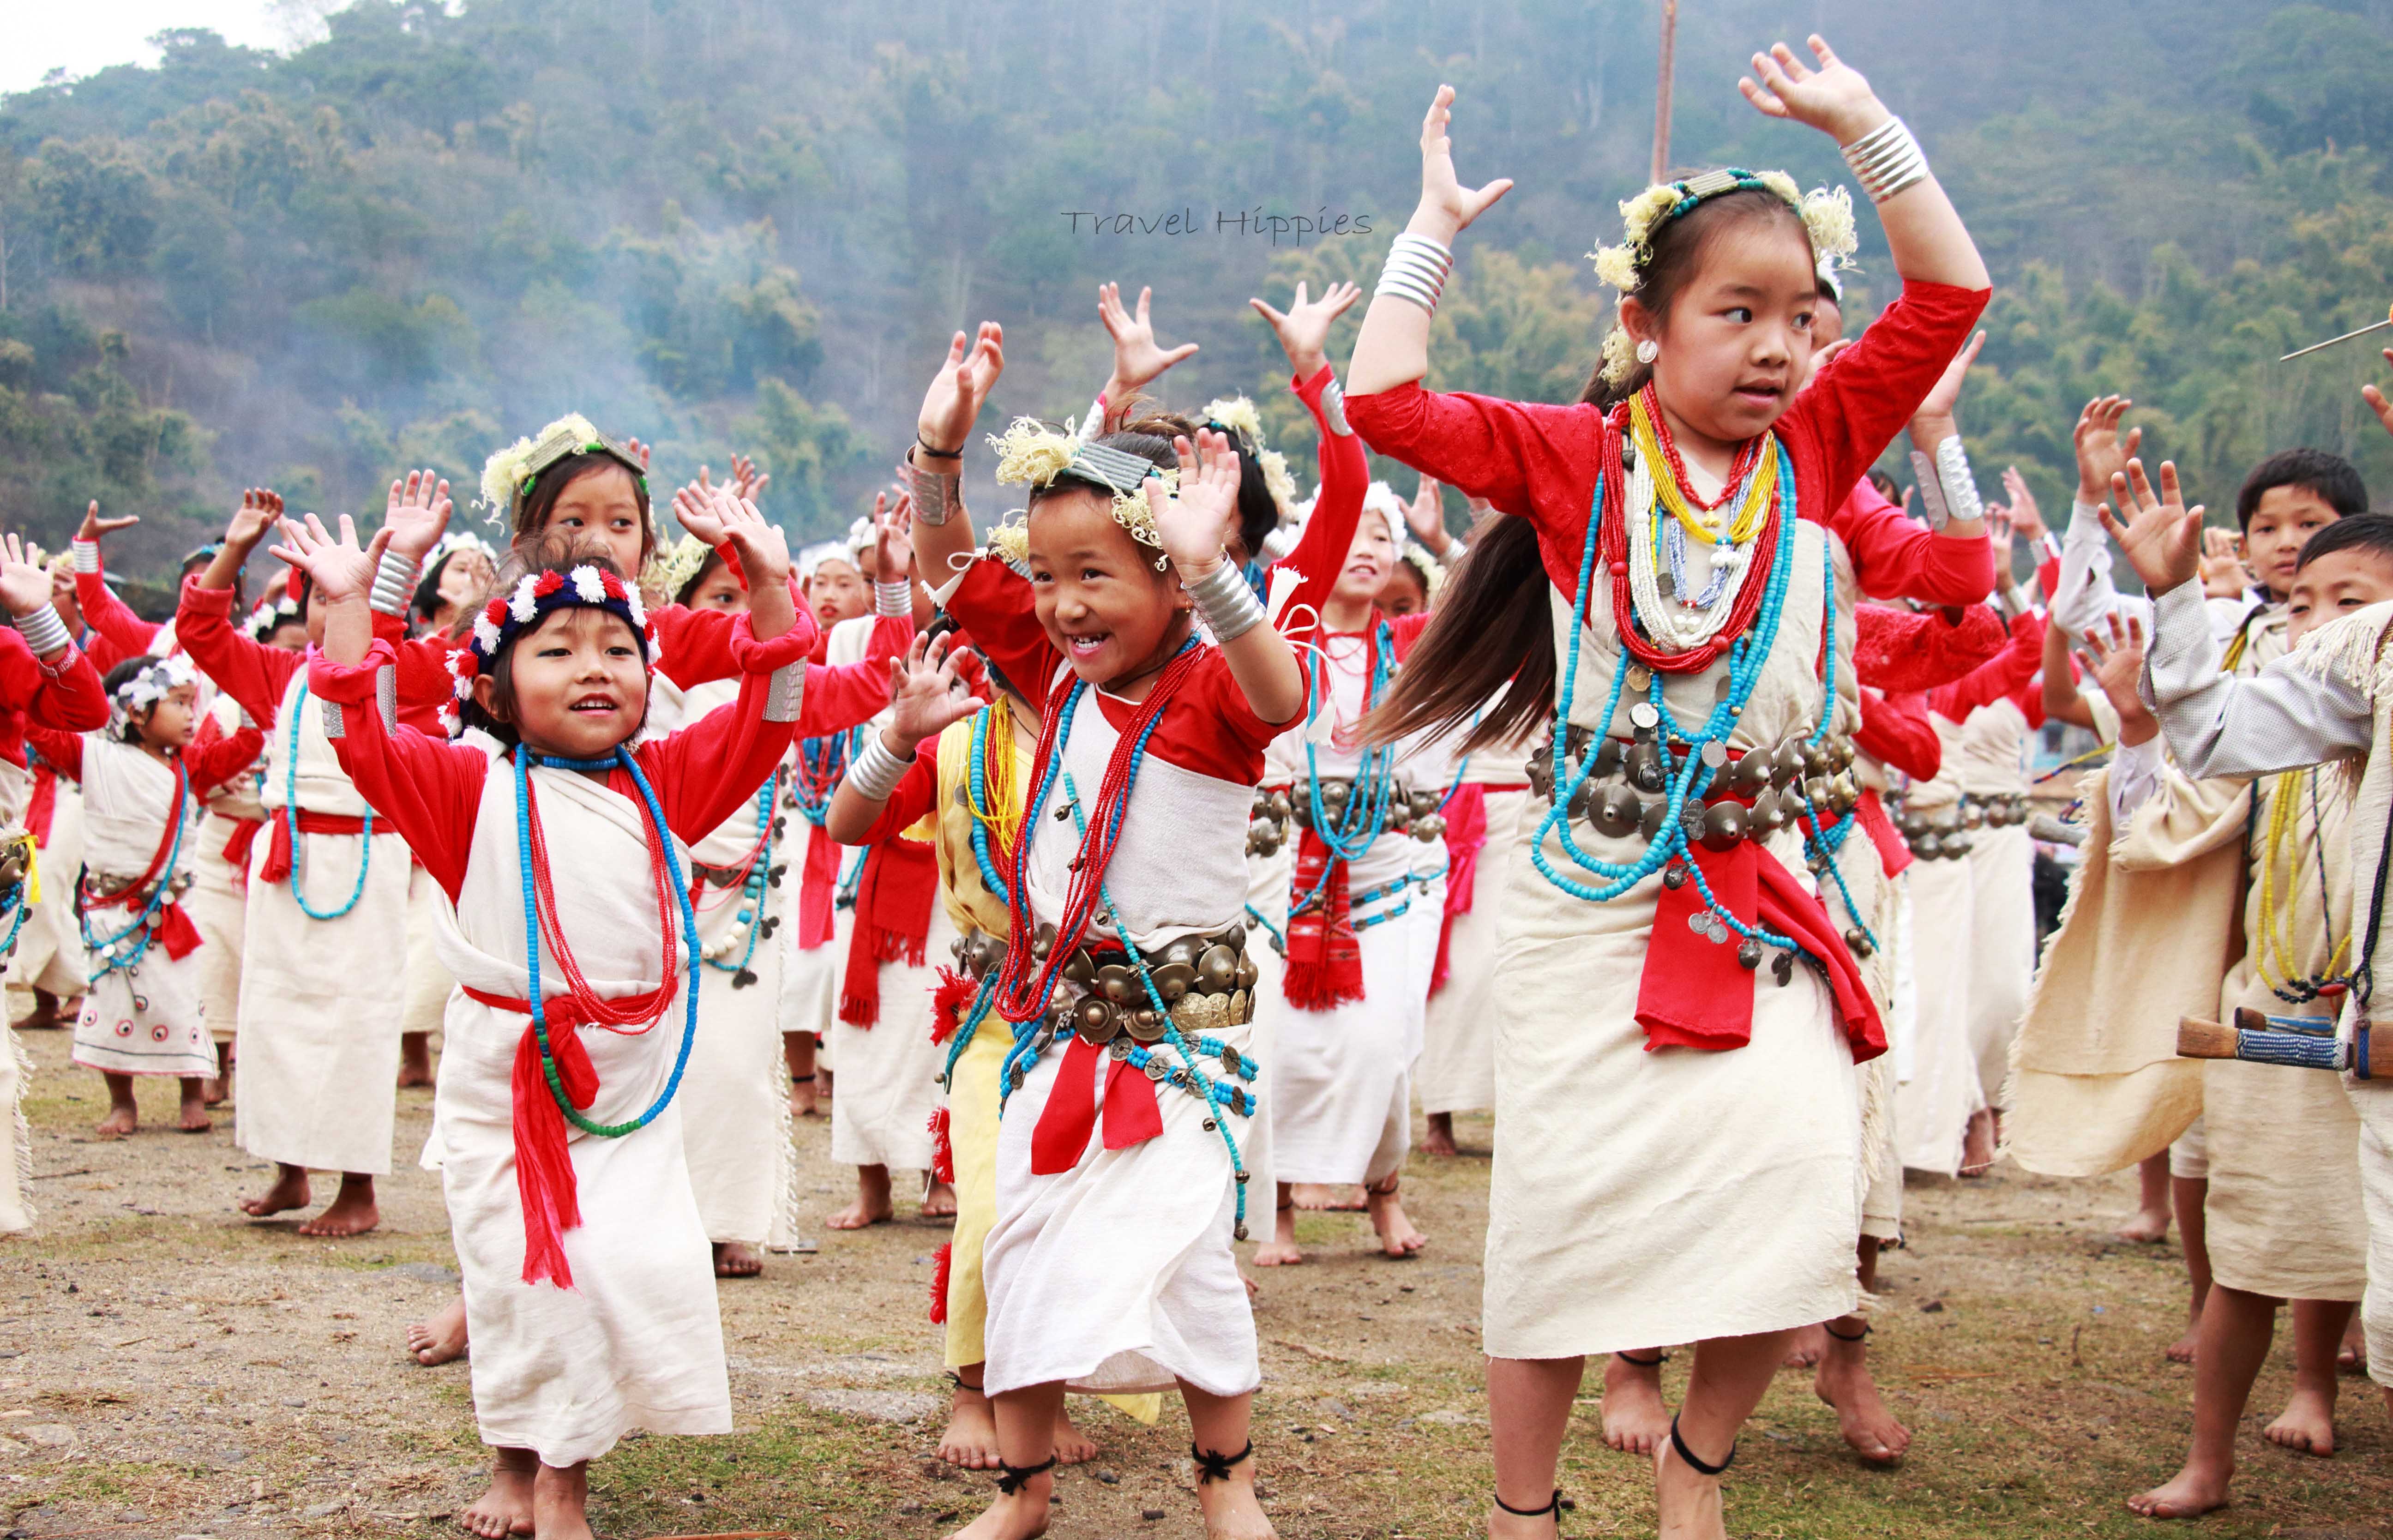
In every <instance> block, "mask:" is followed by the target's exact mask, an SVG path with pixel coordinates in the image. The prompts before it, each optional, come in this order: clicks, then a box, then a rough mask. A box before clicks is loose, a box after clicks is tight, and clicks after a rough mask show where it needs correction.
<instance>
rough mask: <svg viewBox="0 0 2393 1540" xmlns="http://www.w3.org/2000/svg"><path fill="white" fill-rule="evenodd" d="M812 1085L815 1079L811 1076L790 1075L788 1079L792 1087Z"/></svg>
mask: <svg viewBox="0 0 2393 1540" xmlns="http://www.w3.org/2000/svg"><path fill="white" fill-rule="evenodd" d="M814 1083H815V1077H813V1076H811V1075H792V1076H791V1077H790V1084H791V1085H793V1086H811V1085H813V1084H814Z"/></svg>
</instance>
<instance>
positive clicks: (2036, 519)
mask: <svg viewBox="0 0 2393 1540" xmlns="http://www.w3.org/2000/svg"><path fill="white" fill-rule="evenodd" d="M2003 491H2004V493H2005V494H2006V495H2007V496H2008V497H2009V499H2010V504H2009V508H2008V512H2009V514H2010V516H2011V528H2012V529H2016V530H2018V531H2019V532H2020V534H2022V535H2024V536H2026V537H2027V538H2028V539H2029V540H2032V541H2034V540H2042V539H2043V538H2044V537H2045V535H2046V532H2047V530H2048V529H2049V528H2050V527H2049V526H2047V525H2046V523H2045V522H2044V511H2043V510H2042V509H2041V508H2039V507H2037V506H2036V502H2035V494H2034V493H2033V492H2032V491H2030V490H2028V487H2027V477H2025V476H2021V475H2020V472H2019V467H2018V466H2017V465H2006V466H2004V467H2003Z"/></svg>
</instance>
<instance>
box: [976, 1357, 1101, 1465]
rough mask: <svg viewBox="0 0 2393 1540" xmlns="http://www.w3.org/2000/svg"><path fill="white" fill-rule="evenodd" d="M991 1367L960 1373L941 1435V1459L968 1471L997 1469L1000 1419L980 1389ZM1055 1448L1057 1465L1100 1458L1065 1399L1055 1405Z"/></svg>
mask: <svg viewBox="0 0 2393 1540" xmlns="http://www.w3.org/2000/svg"><path fill="white" fill-rule="evenodd" d="M987 1367H988V1365H987V1364H965V1365H964V1366H963V1367H962V1368H961V1369H958V1370H957V1371H956V1373H955V1381H956V1390H955V1394H954V1396H953V1397H951V1398H950V1399H949V1401H948V1430H947V1431H946V1432H944V1433H942V1434H940V1435H939V1458H941V1459H943V1460H945V1461H947V1462H948V1464H949V1465H960V1466H961V1467H963V1468H965V1469H966V1470H994V1469H996V1468H997V1416H996V1414H995V1413H994V1412H993V1411H991V1409H990V1407H989V1402H988V1397H987V1396H986V1395H984V1394H982V1393H981V1388H980V1385H981V1374H982V1372H983V1371H984V1370H986V1369H987ZM1054 1447H1055V1463H1056V1464H1057V1465H1080V1464H1082V1463H1084V1462H1086V1461H1089V1460H1093V1459H1095V1458H1096V1457H1097V1442H1096V1441H1095V1440H1094V1439H1092V1438H1091V1437H1089V1436H1088V1435H1087V1434H1086V1433H1083V1432H1081V1431H1080V1430H1079V1429H1078V1428H1076V1427H1074V1426H1073V1425H1072V1414H1071V1412H1070V1410H1069V1409H1068V1408H1066V1406H1065V1404H1064V1402H1063V1399H1062V1398H1061V1397H1058V1398H1056V1402H1055V1433H1054Z"/></svg>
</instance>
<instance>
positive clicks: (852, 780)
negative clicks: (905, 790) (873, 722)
mask: <svg viewBox="0 0 2393 1540" xmlns="http://www.w3.org/2000/svg"><path fill="white" fill-rule="evenodd" d="M906 763H907V762H906V761H904V760H902V759H899V758H898V757H897V754H896V750H893V749H891V748H890V747H889V745H888V744H886V743H884V742H883V741H882V737H881V735H880V734H879V733H873V734H870V735H869V736H867V737H866V738H865V740H864V751H863V752H862V753H860V754H858V755H857V756H856V763H853V764H851V765H849V766H848V767H847V779H846V781H845V783H844V784H846V785H847V786H850V787H852V788H854V789H855V790H856V794H857V796H859V797H862V798H863V799H864V800H865V801H866V802H871V803H885V802H887V801H888V800H889V798H890V796H891V795H892V794H893V793H895V792H896V790H897V783H898V782H899V781H901V780H903V779H905V777H906Z"/></svg>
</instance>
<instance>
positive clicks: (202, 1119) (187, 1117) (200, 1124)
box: [175, 1075, 216, 1133]
mask: <svg viewBox="0 0 2393 1540" xmlns="http://www.w3.org/2000/svg"><path fill="white" fill-rule="evenodd" d="M182 1081H183V1105H182V1107H181V1109H180V1116H177V1118H176V1120H175V1127H176V1128H177V1129H181V1130H182V1131H183V1132H185V1133H205V1132H207V1131H208V1130H209V1129H212V1128H214V1127H216V1125H215V1124H214V1123H212V1122H210V1121H209V1120H208V1082H207V1081H206V1080H205V1079H203V1078H202V1077H199V1076H197V1075H186V1076H184V1077H182Z"/></svg>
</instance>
